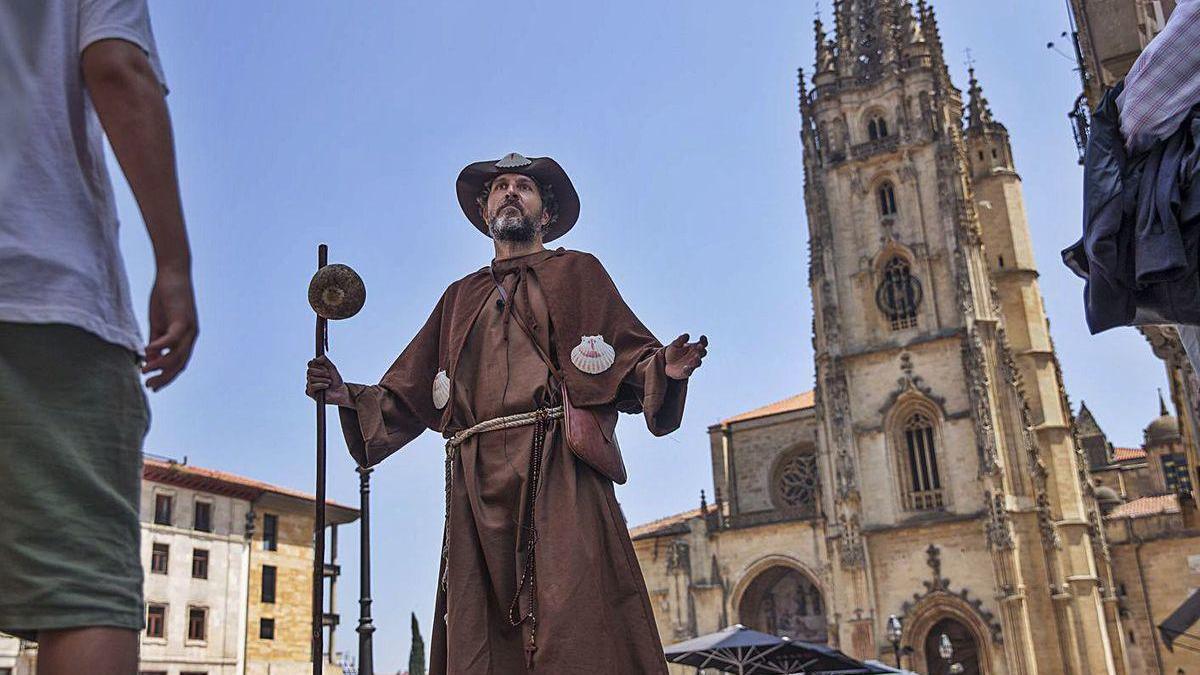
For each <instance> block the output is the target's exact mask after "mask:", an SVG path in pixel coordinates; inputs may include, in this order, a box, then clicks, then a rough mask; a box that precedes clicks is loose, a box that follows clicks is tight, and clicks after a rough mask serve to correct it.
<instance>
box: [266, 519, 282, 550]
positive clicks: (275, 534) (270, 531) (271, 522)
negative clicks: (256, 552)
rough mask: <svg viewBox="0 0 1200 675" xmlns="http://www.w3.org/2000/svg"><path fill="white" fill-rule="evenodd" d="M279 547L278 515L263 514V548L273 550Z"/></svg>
mask: <svg viewBox="0 0 1200 675" xmlns="http://www.w3.org/2000/svg"><path fill="white" fill-rule="evenodd" d="M278 548H279V516H277V515H275V514H273V513H264V514H263V550H264V551H274V550H277V549H278Z"/></svg>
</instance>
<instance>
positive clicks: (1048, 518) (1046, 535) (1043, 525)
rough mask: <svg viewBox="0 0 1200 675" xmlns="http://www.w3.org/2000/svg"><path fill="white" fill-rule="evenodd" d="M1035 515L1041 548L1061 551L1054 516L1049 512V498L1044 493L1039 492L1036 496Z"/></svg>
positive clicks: (1060, 540)
mask: <svg viewBox="0 0 1200 675" xmlns="http://www.w3.org/2000/svg"><path fill="white" fill-rule="evenodd" d="M1037 514H1038V530H1040V531H1041V533H1042V546H1044V547H1046V548H1047V549H1055V550H1057V549H1061V548H1062V538H1061V537H1059V535H1058V525H1057V524H1056V523H1055V522H1054V515H1053V514H1052V513H1051V512H1050V498H1049V497H1047V496H1046V493H1045V492H1039V493H1038V496H1037Z"/></svg>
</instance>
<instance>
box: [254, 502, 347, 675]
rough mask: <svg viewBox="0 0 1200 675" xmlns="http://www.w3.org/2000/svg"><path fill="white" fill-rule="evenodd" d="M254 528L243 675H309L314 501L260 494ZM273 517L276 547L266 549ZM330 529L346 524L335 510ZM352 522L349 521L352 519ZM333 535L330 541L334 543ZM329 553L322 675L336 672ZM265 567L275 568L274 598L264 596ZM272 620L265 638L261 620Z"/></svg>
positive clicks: (335, 570) (332, 549)
mask: <svg viewBox="0 0 1200 675" xmlns="http://www.w3.org/2000/svg"><path fill="white" fill-rule="evenodd" d="M254 517H255V529H254V535H253V540H252V543H251V547H252V549H253V550H254V555H253V556H252V557H251V561H250V577H249V579H250V584H249V594H248V597H249V604H248V612H247V616H248V621H247V639H248V645H247V648H246V673H247V674H248V675H260V674H261V675H309V674H310V673H312V661H311V657H310V656H309V654H310V652H311V641H310V639H311V636H312V561H313V548H312V538H313V519H314V515H313V509H312V502H303V501H300V500H296V499H293V498H290V497H284V496H279V495H271V496H264V497H263V498H262V499H260V500H259V502H258V503H257V504H256V505H255V516H254ZM269 517H274V518H275V522H276V523H277V525H276V528H277V529H276V537H275V545H274V548H273V549H272V548H270V547H268V546H267V545H266V543H265V541H264V539H265V534H266V527H265V521H266V519H267V518H269ZM327 517H328V519H329V522H330V523H331V530H332V531H333V532H334V533H336V530H337V527H338V523H339V522H341V523H345V522H349V520H347V519H346V518H345V517H341V518H339V517H337V515H336V513H335V512H334V510H331V511H330V513H329V514H328V515H327ZM352 519H353V518H351V519H350V520H352ZM336 536H337V535H336V534H333V535H332V537H333V540H334V541H336ZM327 549H329V550H330V553H331V554H332V560H333V561H334V563H331V564H330V565H327V566H326V570H327V573H326V579H327V581H326V594H327V595H326V602H325V604H326V607H328V608H333V609H330V611H329V612H328V613H327V614H326V617H325V625H326V628H325V637H324V645H325V652H326V654H325V656H326V667H325V670H326V672H335V673H340V670H336V669H334V665H333V662H334V660H335V659H334V655H336V653H337V651H336V650H337V645H336V643H335V642H334V637H333V628H335V627H336V625H337V621H338V620H339V615H338V614H337V613H336V609H335V608H336V606H337V605H336V602H335V601H336V599H337V576H338V568H337V565H336V560H337V553H336V547H335V546H329V545H328V544H327ZM264 567H269V568H272V569H273V570H274V572H273V573H274V577H275V592H274V596H273V597H271V596H270V595H267V596H264V594H263V583H264V578H265V577H264V574H263V570H264ZM264 619H265V620H267V621H269V622H272V630H273V634H271V637H269V638H268V637H264V635H266V634H268V633H264V627H263V621H264Z"/></svg>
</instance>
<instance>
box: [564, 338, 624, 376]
mask: <svg viewBox="0 0 1200 675" xmlns="http://www.w3.org/2000/svg"><path fill="white" fill-rule="evenodd" d="M616 360H617V352H616V351H614V350H613V348H612V347H611V346H610V345H609V344H608V343H607V342H605V341H604V337H603V336H601V335H585V336H583V337H582V338H580V340H579V345H578V346H577V347H575V348H574V349H572V350H571V363H573V364H575V367H576V368H578V369H579V370H581V371H583V372H585V373H587V374H588V375H595V374H597V373H603V372H604V371H606V370H608V369H609V368H611V367H612V364H613V362H614V361H616Z"/></svg>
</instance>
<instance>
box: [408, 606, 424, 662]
mask: <svg viewBox="0 0 1200 675" xmlns="http://www.w3.org/2000/svg"><path fill="white" fill-rule="evenodd" d="M408 675H425V640H423V639H422V638H421V626H420V625H418V624H417V614H416V612H413V615H412V651H411V652H409V654H408Z"/></svg>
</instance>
